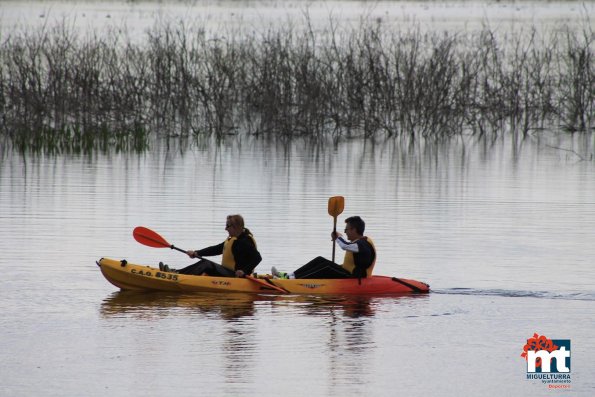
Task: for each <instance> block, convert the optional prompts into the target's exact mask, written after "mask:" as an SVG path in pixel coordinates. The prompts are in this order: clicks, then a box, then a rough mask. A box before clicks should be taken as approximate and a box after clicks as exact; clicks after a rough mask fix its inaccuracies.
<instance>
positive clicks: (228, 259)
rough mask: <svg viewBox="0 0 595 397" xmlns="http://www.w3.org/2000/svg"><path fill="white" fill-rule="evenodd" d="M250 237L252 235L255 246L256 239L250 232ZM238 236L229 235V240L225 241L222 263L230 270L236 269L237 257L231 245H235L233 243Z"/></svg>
mask: <svg viewBox="0 0 595 397" xmlns="http://www.w3.org/2000/svg"><path fill="white" fill-rule="evenodd" d="M248 237H250V238H251V239H252V242H253V243H254V247H256V240H255V239H254V236H252V235H251V234H248ZM237 239H238V238H237V237H228V238H227V240H225V242H224V243H223V257H222V258H221V265H222V266H223V267H226V268H228V269H229V270H234V271H235V270H236V259H235V258H234V256H233V252H232V250H231V247H232V246H233V243H235V241H236V240H237Z"/></svg>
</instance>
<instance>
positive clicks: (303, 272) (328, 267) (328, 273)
mask: <svg viewBox="0 0 595 397" xmlns="http://www.w3.org/2000/svg"><path fill="white" fill-rule="evenodd" d="M293 274H295V278H351V277H353V275H352V274H351V273H349V272H348V271H347V270H345V269H344V268H343V267H342V266H339V265H337V264H336V263H334V262H331V261H329V260H328V259H326V258H323V257H322V256H318V257H316V258H314V259H312V260H311V261H310V262H308V263H306V264H305V265H304V266H302V267H300V268H299V269H297V270H296V271H294V272H293Z"/></svg>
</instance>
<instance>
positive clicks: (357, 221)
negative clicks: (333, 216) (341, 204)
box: [345, 216, 366, 236]
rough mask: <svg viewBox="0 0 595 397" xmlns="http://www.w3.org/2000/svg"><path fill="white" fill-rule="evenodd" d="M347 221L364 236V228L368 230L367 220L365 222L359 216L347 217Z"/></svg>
mask: <svg viewBox="0 0 595 397" xmlns="http://www.w3.org/2000/svg"><path fill="white" fill-rule="evenodd" d="M345 223H347V224H348V225H349V226H351V227H354V228H355V231H356V232H357V233H358V234H361V235H362V236H363V235H364V230H366V222H364V220H363V219H362V218H360V217H359V216H351V217H349V218H347V219H345Z"/></svg>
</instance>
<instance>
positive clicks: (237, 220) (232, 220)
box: [227, 215, 244, 229]
mask: <svg viewBox="0 0 595 397" xmlns="http://www.w3.org/2000/svg"><path fill="white" fill-rule="evenodd" d="M227 223H229V224H232V225H234V226H236V227H239V228H241V229H244V218H243V217H242V215H227Z"/></svg>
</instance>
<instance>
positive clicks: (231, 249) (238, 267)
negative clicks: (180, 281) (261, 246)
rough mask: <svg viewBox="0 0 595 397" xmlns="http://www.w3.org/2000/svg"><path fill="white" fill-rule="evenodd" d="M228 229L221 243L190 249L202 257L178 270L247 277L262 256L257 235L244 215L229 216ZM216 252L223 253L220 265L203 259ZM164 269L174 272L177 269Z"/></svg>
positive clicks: (195, 256) (180, 271)
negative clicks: (258, 247) (226, 235)
mask: <svg viewBox="0 0 595 397" xmlns="http://www.w3.org/2000/svg"><path fill="white" fill-rule="evenodd" d="M225 230H227V233H228V234H229V236H228V237H227V239H226V240H225V241H224V242H222V243H221V244H217V245H213V246H211V247H207V248H203V249H201V250H196V251H192V250H191V251H186V254H188V256H189V257H191V258H201V260H200V261H198V262H197V263H195V264H193V265H190V266H188V267H185V268H184V269H180V270H178V271H177V272H178V273H181V274H196V275H208V276H218V277H244V275H246V274H251V273H252V271H253V270H254V268H255V267H256V266H257V265H258V264H259V263H260V261H261V260H262V257H261V256H260V253H259V252H258V249H257V248H256V240H255V239H254V236H252V233H251V232H250V230H248V229H247V228H245V227H244V218H242V216H241V215H229V216H228V217H227V222H226V223H225ZM215 255H222V258H221V264H220V265H219V264H217V263H214V262H211V261H210V260H208V259H203V257H204V256H215ZM165 266H167V265H165ZM163 270H169V271H172V270H173V269H163Z"/></svg>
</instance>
